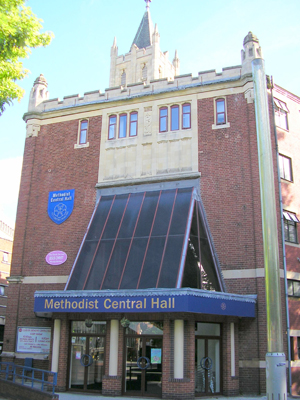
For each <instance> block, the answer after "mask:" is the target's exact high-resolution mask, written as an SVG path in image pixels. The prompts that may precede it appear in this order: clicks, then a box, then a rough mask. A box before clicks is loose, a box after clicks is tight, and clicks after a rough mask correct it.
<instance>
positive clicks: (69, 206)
mask: <svg viewBox="0 0 300 400" xmlns="http://www.w3.org/2000/svg"><path fill="white" fill-rule="evenodd" d="M74 197H75V189H70V190H57V191H55V192H49V198H48V215H49V217H50V219H51V220H52V221H53V222H55V223H56V224H58V225H60V224H62V223H63V222H64V221H65V220H66V219H68V218H69V216H70V215H71V214H72V211H73V208H74Z"/></svg>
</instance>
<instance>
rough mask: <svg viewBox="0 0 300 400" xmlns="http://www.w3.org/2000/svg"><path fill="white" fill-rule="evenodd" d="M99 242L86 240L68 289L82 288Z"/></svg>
mask: <svg viewBox="0 0 300 400" xmlns="http://www.w3.org/2000/svg"><path fill="white" fill-rule="evenodd" d="M97 244H98V242H96V241H93V242H91V241H89V242H87V241H86V242H85V243H84V245H83V246H82V249H81V252H80V255H79V257H78V260H77V263H76V266H75V268H74V271H73V274H72V276H71V279H70V282H69V285H68V290H82V289H83V284H84V282H85V279H86V276H87V274H88V271H89V268H90V265H91V262H92V260H93V257H94V254H95V251H96V247H97Z"/></svg>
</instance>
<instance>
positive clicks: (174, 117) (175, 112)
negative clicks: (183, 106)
mask: <svg viewBox="0 0 300 400" xmlns="http://www.w3.org/2000/svg"><path fill="white" fill-rule="evenodd" d="M178 129H179V106H175V107H171V130H172V131H177V130H178Z"/></svg>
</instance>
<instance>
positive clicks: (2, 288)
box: [0, 220, 14, 352]
mask: <svg viewBox="0 0 300 400" xmlns="http://www.w3.org/2000/svg"><path fill="white" fill-rule="evenodd" d="M13 240H14V230H13V229H12V228H11V227H10V226H9V225H8V224H7V223H5V222H3V221H1V220H0V352H1V351H2V347H3V336H4V327H5V319H6V307H7V286H8V282H7V278H8V277H9V275H10V264H11V256H12V248H13Z"/></svg>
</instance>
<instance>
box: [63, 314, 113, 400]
mask: <svg viewBox="0 0 300 400" xmlns="http://www.w3.org/2000/svg"><path fill="white" fill-rule="evenodd" d="M90 324H91V325H90ZM105 332H106V323H105V322H100V321H90V322H84V321H73V322H72V323H71V343H70V370H69V371H70V373H69V389H76V390H83V391H97V392H99V391H101V390H102V375H103V374H104V354H105Z"/></svg>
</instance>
